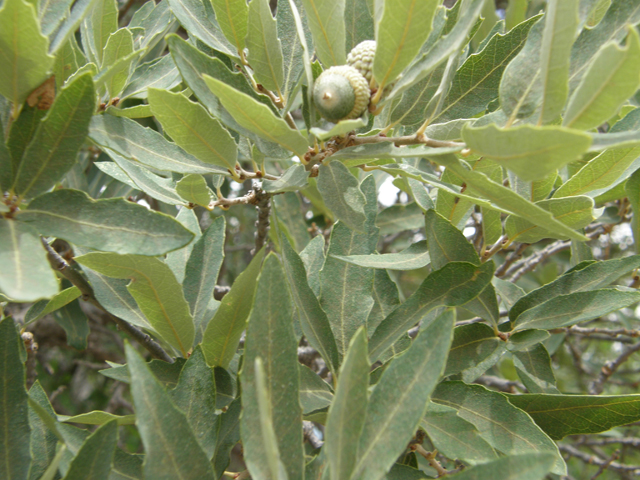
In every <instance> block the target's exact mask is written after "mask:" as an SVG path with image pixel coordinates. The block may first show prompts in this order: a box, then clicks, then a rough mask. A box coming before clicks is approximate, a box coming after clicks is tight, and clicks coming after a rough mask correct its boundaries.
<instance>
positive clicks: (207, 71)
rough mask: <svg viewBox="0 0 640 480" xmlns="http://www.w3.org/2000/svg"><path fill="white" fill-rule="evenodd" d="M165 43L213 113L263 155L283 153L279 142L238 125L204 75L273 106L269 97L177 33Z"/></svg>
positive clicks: (277, 155) (197, 93)
mask: <svg viewBox="0 0 640 480" xmlns="http://www.w3.org/2000/svg"><path fill="white" fill-rule="evenodd" d="M167 43H168V45H169V49H170V50H171V56H172V57H173V60H174V61H175V63H176V65H177V66H178V69H179V70H180V73H181V74H182V77H183V78H184V81H185V83H186V84H187V86H188V87H189V88H191V90H193V92H194V93H195V95H196V97H198V100H200V102H201V103H202V104H203V105H204V106H205V107H207V109H208V110H209V112H210V113H211V114H212V115H213V116H214V117H216V118H217V119H219V120H220V121H221V122H222V123H223V124H224V125H226V126H227V127H229V128H231V129H232V130H235V131H237V132H238V133H240V134H241V135H245V136H247V137H249V138H250V139H251V140H253V141H254V142H255V143H256V145H257V146H258V148H259V149H260V151H261V152H263V153H264V154H265V155H269V156H271V157H277V158H281V157H283V152H284V150H283V149H282V148H281V147H280V146H279V145H277V144H274V143H271V142H267V141H265V140H263V139H262V137H260V136H259V135H256V134H255V133H253V132H252V131H249V130H247V129H246V128H243V127H241V126H240V125H239V124H238V122H236V121H235V120H234V118H233V117H232V116H231V114H230V113H229V112H228V111H227V110H225V108H224V107H223V106H222V105H221V103H220V100H218V98H217V97H216V96H215V95H214V94H213V93H212V92H211V90H209V87H207V85H206V83H205V81H204V78H203V76H204V75H210V76H211V77H214V78H217V79H219V80H221V81H222V82H224V83H226V84H227V85H230V86H232V87H233V88H235V89H236V90H239V91H241V92H243V93H246V94H247V95H249V96H251V97H252V98H254V99H255V100H257V101H259V102H262V103H264V104H265V105H267V106H269V108H273V104H272V103H271V100H269V98H268V97H266V96H265V95H259V94H258V93H256V91H255V90H254V89H253V88H252V87H251V85H250V84H249V83H248V82H247V80H246V78H245V77H244V76H243V75H242V73H239V72H238V73H232V72H231V70H229V68H227V66H226V65H225V64H224V63H223V62H222V60H220V59H218V58H211V57H209V56H208V55H206V54H205V53H204V52H201V51H200V50H198V49H197V48H196V47H195V46H193V45H191V44H189V43H188V42H186V41H185V40H183V39H182V38H180V37H178V36H177V35H169V36H168V37H167ZM285 156H286V155H285Z"/></svg>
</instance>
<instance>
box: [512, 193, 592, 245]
mask: <svg viewBox="0 0 640 480" xmlns="http://www.w3.org/2000/svg"><path fill="white" fill-rule="evenodd" d="M536 205H538V206H540V207H542V208H544V209H545V210H548V211H549V212H551V213H552V214H553V217H554V218H555V219H557V220H559V221H561V222H562V223H564V224H565V225H567V226H568V227H569V228H572V229H574V230H577V229H579V228H583V227H586V226H587V225H589V224H590V223H591V221H592V220H593V199H591V198H590V197H587V196H584V195H579V196H574V197H567V198H551V199H549V200H541V201H539V202H536ZM504 229H505V233H506V234H507V236H508V237H509V239H510V240H516V239H517V241H518V242H523V243H536V242H539V241H540V240H542V239H543V238H560V239H566V238H567V236H566V235H560V236H559V235H556V234H554V233H552V232H550V231H548V230H546V229H544V228H542V227H537V226H535V225H534V224H533V223H531V222H529V221H527V220H525V219H524V218H522V217H513V216H509V217H507V220H506V222H505V225H504Z"/></svg>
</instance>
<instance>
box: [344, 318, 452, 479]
mask: <svg viewBox="0 0 640 480" xmlns="http://www.w3.org/2000/svg"><path fill="white" fill-rule="evenodd" d="M454 323H455V313H454V311H453V310H447V311H445V312H444V313H443V314H442V315H440V316H439V317H438V318H436V319H435V320H434V321H433V323H432V324H431V325H429V326H427V327H426V328H423V330H422V331H421V332H420V333H419V334H418V336H417V337H416V339H415V340H414V341H413V343H412V344H411V347H409V350H407V352H406V353H405V354H404V355H402V356H400V357H398V358H397V359H395V360H394V361H393V362H391V364H390V365H389V366H388V367H387V369H386V370H385V371H384V373H383V374H382V377H381V378H380V381H379V382H378V384H377V385H376V387H375V389H374V390H373V393H372V394H371V398H370V399H369V405H368V408H367V413H366V416H365V420H364V427H363V429H362V434H361V435H360V442H359V445H358V457H357V458H358V461H357V463H356V466H355V467H354V474H353V477H352V478H354V479H367V480H375V479H380V478H383V476H384V474H385V473H386V471H387V470H389V468H390V467H391V466H392V465H393V463H394V462H395V460H396V458H398V455H400V454H401V453H402V452H403V451H404V449H405V448H406V444H407V443H408V442H409V440H411V437H412V436H413V435H414V434H415V431H416V429H417V427H418V425H419V424H420V420H421V418H422V416H423V415H424V412H425V410H426V407H427V401H428V399H429V396H430V395H431V392H432V391H433V389H434V388H435V386H436V384H437V382H438V380H439V379H440V376H441V375H442V372H443V371H444V366H445V363H446V358H447V351H448V350H449V346H450V345H451V339H452V337H453V325H454Z"/></svg>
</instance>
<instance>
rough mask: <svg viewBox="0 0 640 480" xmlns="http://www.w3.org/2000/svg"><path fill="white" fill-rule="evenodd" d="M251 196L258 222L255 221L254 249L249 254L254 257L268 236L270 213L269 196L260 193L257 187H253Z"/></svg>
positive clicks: (260, 190)
mask: <svg viewBox="0 0 640 480" xmlns="http://www.w3.org/2000/svg"><path fill="white" fill-rule="evenodd" d="M253 194H254V196H255V199H256V207H257V210H258V220H257V221H256V233H255V239H256V244H255V248H254V249H253V250H252V252H251V254H252V255H255V254H256V253H257V252H258V251H260V249H261V248H262V247H263V245H264V242H265V240H266V239H267V235H268V234H269V213H270V212H271V195H270V194H268V193H265V192H263V191H262V189H261V188H259V187H255V186H254V187H253Z"/></svg>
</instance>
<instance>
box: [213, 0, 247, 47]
mask: <svg viewBox="0 0 640 480" xmlns="http://www.w3.org/2000/svg"><path fill="white" fill-rule="evenodd" d="M211 5H212V6H213V10H214V11H215V12H216V20H218V24H219V25H220V30H222V33H223V34H224V36H225V37H227V40H229V42H231V44H232V45H235V46H236V48H237V50H238V53H240V52H242V51H243V50H244V39H245V37H246V36H247V18H248V14H249V7H248V6H247V2H246V1H244V0H211Z"/></svg>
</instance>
